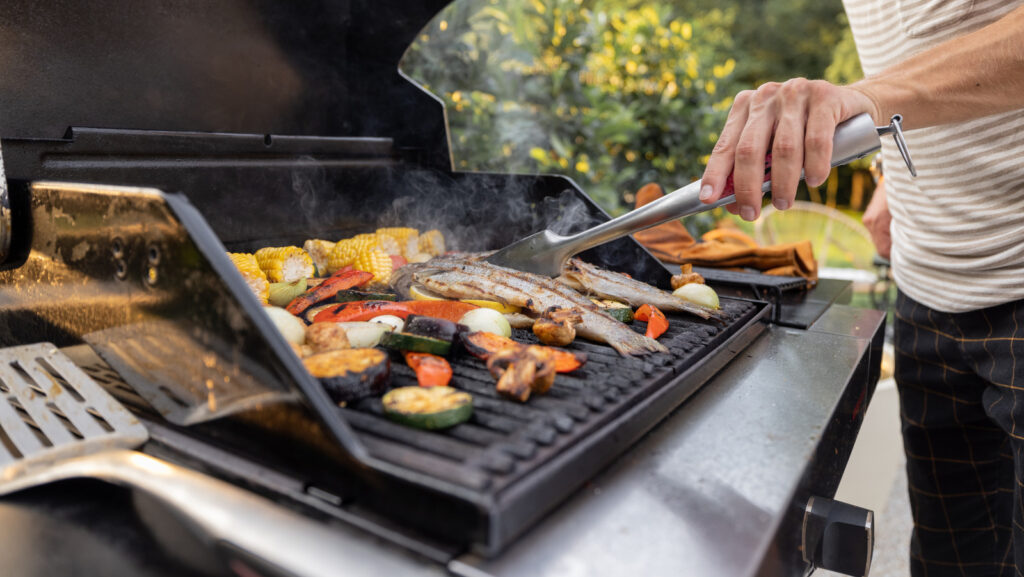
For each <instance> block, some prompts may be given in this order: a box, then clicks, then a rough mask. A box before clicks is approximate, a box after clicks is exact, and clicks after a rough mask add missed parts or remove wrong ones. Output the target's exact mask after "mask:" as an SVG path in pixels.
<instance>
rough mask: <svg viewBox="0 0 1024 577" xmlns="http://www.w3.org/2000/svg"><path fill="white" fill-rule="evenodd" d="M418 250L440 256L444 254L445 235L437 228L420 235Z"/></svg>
mask: <svg viewBox="0 0 1024 577" xmlns="http://www.w3.org/2000/svg"><path fill="white" fill-rule="evenodd" d="M417 248H418V252H421V253H424V254H429V255H430V256H439V255H442V254H444V235H442V234H441V231H439V230H437V229H433V230H428V231H427V232H425V233H423V234H421V235H420V236H419V241H418V246H417Z"/></svg>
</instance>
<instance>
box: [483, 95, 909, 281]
mask: <svg viewBox="0 0 1024 577" xmlns="http://www.w3.org/2000/svg"><path fill="white" fill-rule="evenodd" d="M901 121H902V118H901V117H899V115H897V116H893V119H892V122H891V123H890V125H889V126H883V127H876V126H875V123H874V122H872V120H871V116H869V115H868V114H861V115H858V116H854V117H853V118H851V119H849V120H847V121H845V122H843V123H842V124H840V125H839V126H837V127H836V132H835V136H834V137H833V140H832V166H839V165H841V164H846V163H847V162H850V161H852V160H854V159H857V158H860V157H862V156H865V155H866V154H868V153H870V152H873V151H875V150H878V148H879V147H881V141H880V139H879V136H880V135H881V134H888V133H892V134H893V135H894V136H895V137H896V143H897V145H899V147H900V152H901V153H903V155H904V160H906V162H907V166H908V167H910V169H911V172H913V171H914V169H913V164H912V163H911V161H910V156H909V154H908V153H907V152H906V145H905V143H903V133H902V129H901V127H900V122H901ZM770 166H771V165H770V163H769V164H766V166H765V183H764V185H763V186H762V187H761V192H762V193H767V192H768V191H769V190H771V182H770V180H768V179H769V177H770V171H769V170H768V169H769V168H770ZM700 185H701V181H699V180H698V181H696V182H693V183H691V184H688V185H686V186H684V187H682V188H680V189H678V190H676V191H674V192H671V193H669V194H667V195H665V196H664V197H662V198H659V199H658V200H656V201H654V202H652V203H650V204H646V205H644V206H642V207H640V208H638V209H636V210H634V211H632V212H629V213H626V214H624V215H622V216H620V217H618V218H614V219H612V220H609V221H608V222H604V223H601V224H599V225H597V226H595V227H593V228H591V229H589V230H585V231H583V232H580V233H576V234H574V235H572V236H562V235H559V234H557V233H554V232H552V231H550V230H543V231H541V232H538V233H536V234H533V235H531V236H528V237H526V238H524V239H522V240H520V241H516V242H514V243H512V244H510V245H508V246H506V247H505V248H503V249H501V250H499V251H497V252H495V253H494V254H492V255H491V256H489V257H487V258H486V259H485V260H487V261H488V262H490V263H491V264H496V265H498V266H504V267H508V268H514V269H517V270H521V271H526V272H532V273H535V274H540V275H546V276H552V277H554V276H558V275H559V274H561V271H562V265H564V264H565V261H566V260H568V259H569V258H570V257H572V256H573V255H575V254H577V253H580V252H583V251H585V250H587V249H588V248H593V247H595V246H598V245H601V244H604V243H606V242H609V241H612V240H615V239H617V238H619V237H622V236H625V235H627V234H631V233H634V232H637V231H641V230H644V229H645V228H650V227H652V226H657V225H659V224H661V223H663V222H667V221H669V220H672V219H674V218H681V217H684V216H688V215H691V214H696V213H699V212H704V211H706V210H711V209H713V208H717V207H719V206H723V205H726V204H732V203H733V202H735V196H734V195H732V194H727V196H724V197H722V198H721V199H719V200H718V201H717V202H714V203H711V204H704V203H702V202H701V201H700V197H699V195H700Z"/></svg>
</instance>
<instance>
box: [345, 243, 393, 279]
mask: <svg viewBox="0 0 1024 577" xmlns="http://www.w3.org/2000/svg"><path fill="white" fill-rule="evenodd" d="M352 266H353V267H355V269H356V270H361V271H366V272H369V273H373V280H371V281H370V284H371V285H387V284H388V282H389V281H390V280H391V273H392V272H393V270H394V269H393V264H392V261H391V257H390V256H388V254H387V253H386V252H384V251H382V250H380V249H376V248H375V249H371V250H368V251H364V252H362V253H361V254H360V255H359V256H357V257H356V259H355V261H354V262H353V263H352Z"/></svg>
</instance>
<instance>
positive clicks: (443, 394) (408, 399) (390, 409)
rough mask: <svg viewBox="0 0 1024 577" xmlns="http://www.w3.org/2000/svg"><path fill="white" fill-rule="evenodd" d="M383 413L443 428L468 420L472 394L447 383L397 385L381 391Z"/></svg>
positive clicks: (418, 424)
mask: <svg viewBox="0 0 1024 577" xmlns="http://www.w3.org/2000/svg"><path fill="white" fill-rule="evenodd" d="M383 405H384V414H385V415H387V416H388V417H389V418H390V419H391V420H393V421H396V422H398V423H402V424H403V425H408V426H410V427H416V428H419V429H446V428H448V427H452V426H454V425H458V424H459V423H464V422H466V421H467V420H469V417H470V416H471V415H472V414H473V397H472V396H471V395H470V394H469V393H464V392H462V391H457V390H455V389H453V388H451V387H400V388H397V389H392V390H391V391H388V393H387V394H386V395H384V399H383Z"/></svg>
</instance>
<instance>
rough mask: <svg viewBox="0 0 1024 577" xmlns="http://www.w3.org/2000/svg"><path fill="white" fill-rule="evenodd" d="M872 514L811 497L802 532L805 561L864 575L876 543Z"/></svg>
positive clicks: (861, 576) (843, 571) (850, 573)
mask: <svg viewBox="0 0 1024 577" xmlns="http://www.w3.org/2000/svg"><path fill="white" fill-rule="evenodd" d="M874 517H875V514H874V513H873V512H872V511H869V510H867V509H862V508H860V507H855V506H853V505H850V504H848V503H843V502H841V501H834V500H832V499H825V498H822V497H811V498H810V499H809V500H808V501H807V507H806V508H805V509H804V522H803V532H802V536H801V541H802V546H803V554H804V561H806V562H807V563H810V564H811V565H812V566H814V567H816V568H820V569H827V570H829V571H835V572H836V573H842V574H844V575H855V576H857V577H864V576H866V575H867V574H868V570H869V569H870V568H871V553H872V550H873V549H874V546H875V522H874V521H875V519H874Z"/></svg>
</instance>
